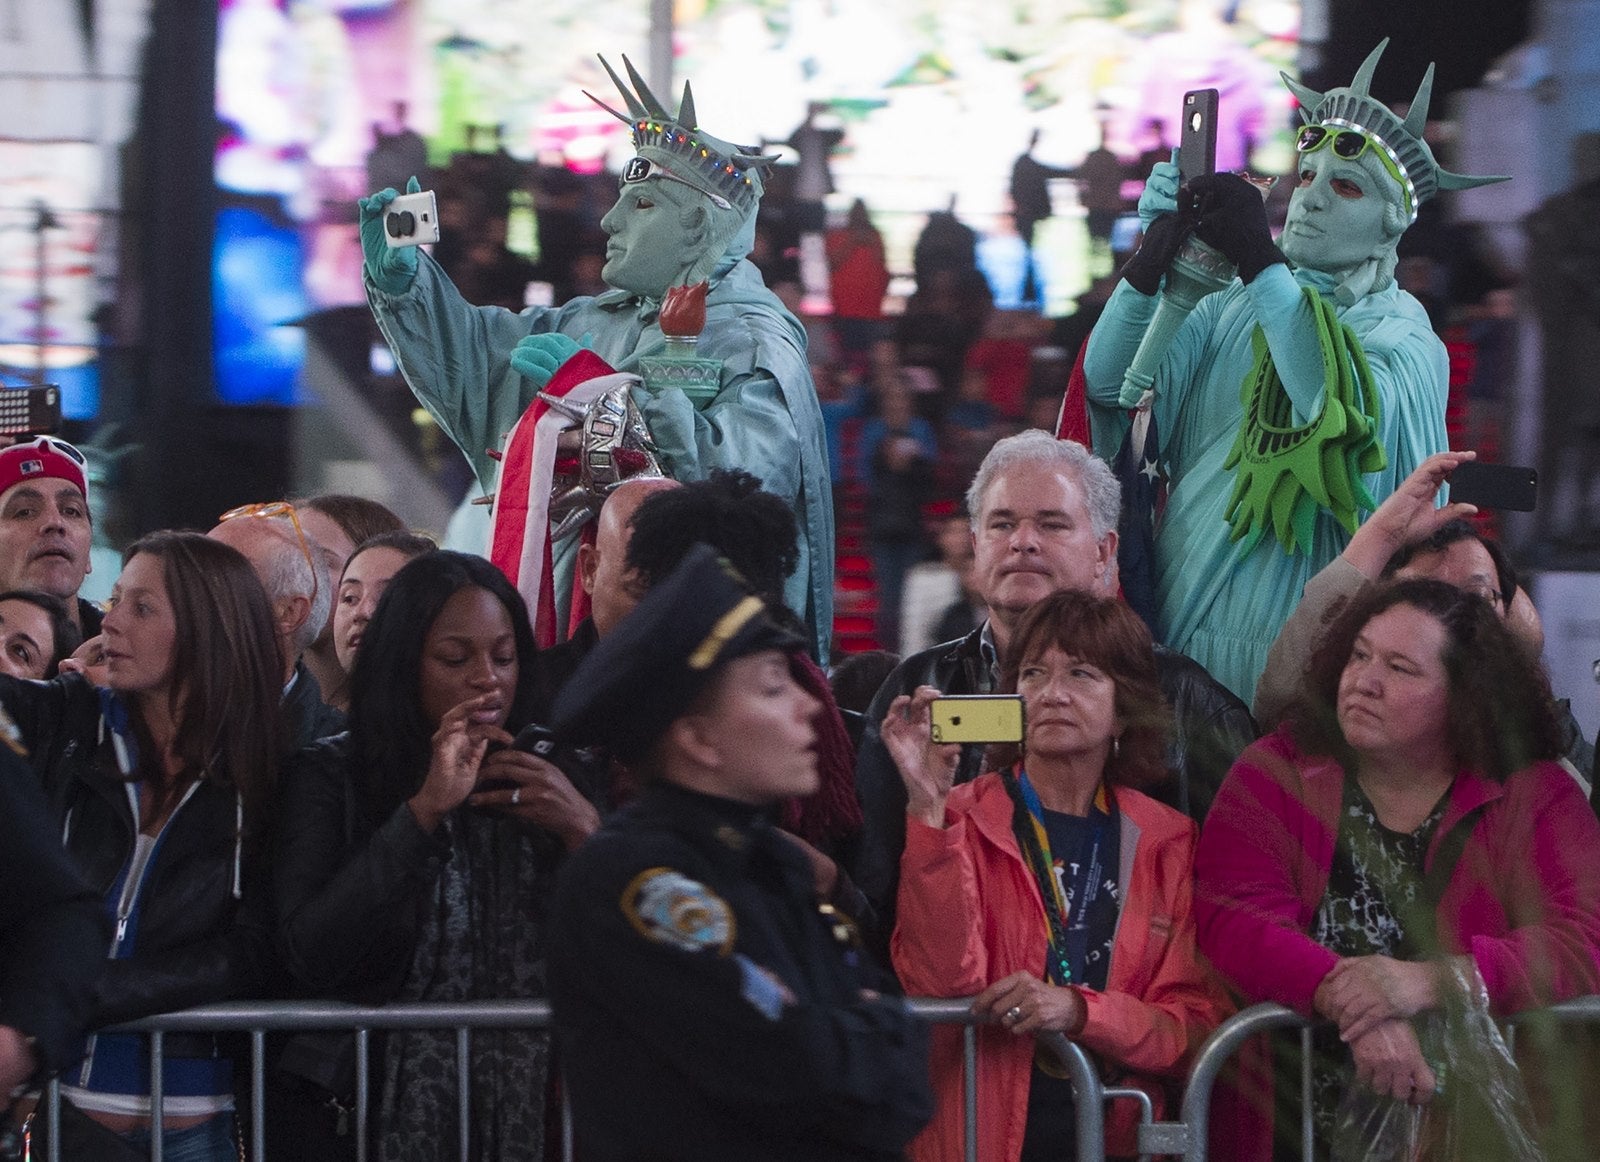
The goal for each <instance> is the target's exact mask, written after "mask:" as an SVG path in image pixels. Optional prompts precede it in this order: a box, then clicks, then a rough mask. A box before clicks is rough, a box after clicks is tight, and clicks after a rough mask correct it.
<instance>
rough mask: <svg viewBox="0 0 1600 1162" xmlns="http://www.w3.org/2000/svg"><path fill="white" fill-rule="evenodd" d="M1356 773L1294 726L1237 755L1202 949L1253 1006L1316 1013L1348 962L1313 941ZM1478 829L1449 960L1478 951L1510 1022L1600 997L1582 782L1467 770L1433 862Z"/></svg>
mask: <svg viewBox="0 0 1600 1162" xmlns="http://www.w3.org/2000/svg"><path fill="white" fill-rule="evenodd" d="M1343 794H1344V770H1343V768H1341V767H1340V766H1339V764H1338V763H1337V762H1336V761H1334V760H1333V759H1331V758H1326V757H1307V756H1305V755H1302V754H1300V753H1299V751H1298V750H1297V749H1296V748H1295V745H1294V743H1293V741H1292V740H1291V739H1290V738H1289V735H1288V734H1287V733H1286V732H1285V731H1282V730H1280V731H1278V732H1277V733H1275V734H1271V735H1268V736H1267V737H1266V738H1264V739H1262V740H1261V741H1260V742H1258V743H1256V744H1255V745H1253V746H1251V747H1250V749H1248V750H1247V751H1245V752H1244V754H1243V755H1241V756H1240V757H1239V761H1238V762H1237V763H1235V764H1234V766H1233V769H1232V770H1231V771H1230V772H1229V773H1228V778H1227V780H1226V781H1225V782H1224V783H1223V785H1222V789H1221V790H1220V791H1219V792H1218V794H1217V798H1216V802H1215V803H1213V804H1212V806H1211V812H1210V814H1209V815H1207V817H1206V825H1205V832H1204V833H1203V834H1202V835H1201V837H1200V847H1199V850H1198V852H1197V853H1196V856H1195V876H1196V880H1197V887H1196V891H1195V904H1194V908H1195V916H1196V918H1197V920H1198V921H1199V926H1200V947H1201V949H1202V950H1203V951H1204V952H1205V954H1206V955H1207V956H1208V957H1210V959H1211V961H1212V963H1213V964H1214V965H1215V966H1216V967H1217V968H1218V969H1219V970H1220V971H1221V972H1222V973H1223V975H1224V976H1226V977H1227V978H1228V979H1229V980H1231V981H1232V982H1233V983H1234V984H1235V986H1236V987H1237V988H1238V989H1239V991H1240V992H1241V993H1242V994H1243V995H1244V997H1245V999H1246V1000H1247V1001H1250V1002H1252V1003H1254V1002H1256V1001H1277V1002H1278V1003H1279V1004H1282V1005H1287V1006H1289V1007H1290V1008H1293V1009H1296V1010H1298V1011H1299V1012H1301V1013H1304V1014H1306V1015H1308V1016H1309V1015H1310V1014H1311V998H1312V996H1313V994H1315V993H1316V991H1317V985H1319V984H1320V983H1321V982H1322V978H1323V977H1324V976H1325V975H1327V973H1328V970H1329V969H1331V968H1332V967H1333V966H1334V964H1335V963H1336V962H1337V960H1338V957H1337V956H1335V955H1334V953H1332V952H1330V951H1329V950H1328V949H1326V948H1323V947H1322V946H1321V945H1320V944H1317V943H1316V942H1315V941H1314V940H1312V939H1311V937H1310V936H1309V935H1307V933H1308V932H1309V931H1310V927H1311V921H1312V918H1313V917H1314V915H1315V913H1316V909H1317V906H1318V905H1319V904H1320V903H1321V901H1322V896H1323V893H1324V891H1325V890H1326V889H1327V886H1328V869H1329V867H1330V865H1331V863H1332V860H1333V844H1334V838H1335V836H1336V834H1337V827H1338V815H1339V807H1340V803H1341V801H1342V796H1343ZM1484 803H1487V804H1489V805H1488V806H1487V807H1486V808H1485V809H1484V811H1483V813H1482V814H1481V815H1480V816H1479V818H1478V821H1477V823H1476V824H1475V825H1474V826H1473V828H1472V832H1471V834H1470V837H1469V838H1468V840H1467V844H1466V847H1465V848H1464V849H1463V850H1462V853H1461V858H1460V860H1459V862H1457V864H1456V867H1455V871H1454V873H1453V874H1452V875H1451V877H1450V882H1449V884H1448V885H1447V886H1446V888H1445V891H1444V895H1443V898H1442V899H1441V900H1440V902H1439V910H1438V924H1439V939H1440V942H1441V944H1442V945H1443V947H1444V951H1445V952H1446V953H1448V954H1452V955H1456V954H1461V953H1470V954H1471V955H1472V957H1473V959H1474V960H1475V961H1476V962H1477V965H1478V971H1479V972H1480V973H1482V975H1483V981H1484V984H1485V985H1486V986H1487V988H1488V992H1489V1001H1490V1004H1491V1005H1492V1007H1493V1009H1494V1011H1495V1012H1496V1013H1497V1014H1503V1013H1513V1012H1516V1011H1518V1010H1520V1009H1528V1008H1534V1007H1537V1006H1540V1005H1545V1004H1549V1003H1551V1002H1554V1001H1559V1000H1566V999H1569V998H1571V997H1577V996H1583V995H1585V994H1589V993H1594V992H1600V823H1597V821H1596V820H1595V816H1594V812H1593V811H1591V810H1590V809H1589V804H1588V803H1587V802H1586V801H1585V800H1584V798H1583V796H1582V794H1581V793H1580V792H1579V790H1578V787H1577V785H1576V784H1575V783H1574V782H1573V780H1572V777H1571V776H1570V775H1568V774H1567V772H1566V771H1564V770H1563V769H1562V768H1561V767H1559V766H1558V765H1556V764H1555V763H1550V762H1544V763H1537V764H1535V765H1534V766H1532V767H1529V768H1528V769H1527V770H1525V771H1520V772H1518V773H1517V774H1515V775H1513V776H1511V777H1510V778H1509V779H1507V780H1506V782H1505V783H1504V784H1500V783H1496V782H1494V781H1493V780H1492V779H1487V778H1484V777H1482V776H1480V775H1476V774H1473V773H1472V772H1471V771H1462V772H1461V773H1460V774H1459V775H1458V776H1457V777H1456V781H1455V784H1454V785H1453V786H1452V787H1451V790H1450V798H1449V801H1448V803H1447V804H1446V806H1445V814H1444V819H1443V820H1442V821H1441V823H1440V825H1439V827H1438V829H1437V831H1436V832H1435V834H1434V837H1433V844H1432V846H1431V847H1430V849H1429V851H1428V855H1427V859H1428V860H1429V861H1430V862H1431V861H1432V859H1433V857H1434V854H1435V852H1436V851H1437V850H1438V846H1439V842H1440V840H1441V839H1442V838H1443V837H1444V835H1445V834H1446V833H1447V832H1449V831H1450V829H1451V828H1452V827H1454V826H1455V824H1456V823H1458V822H1459V821H1460V820H1461V818H1462V816H1463V815H1465V814H1466V813H1467V812H1468V811H1470V810H1472V809H1473V808H1475V807H1478V806H1480V805H1481V804H1484Z"/></svg>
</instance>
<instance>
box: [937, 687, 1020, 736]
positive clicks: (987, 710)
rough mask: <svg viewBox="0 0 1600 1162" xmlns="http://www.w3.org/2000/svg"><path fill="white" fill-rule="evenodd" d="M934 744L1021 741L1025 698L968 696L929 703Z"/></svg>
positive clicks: (941, 699)
mask: <svg viewBox="0 0 1600 1162" xmlns="http://www.w3.org/2000/svg"><path fill="white" fill-rule="evenodd" d="M929 724H930V728H931V731H932V735H933V741H934V742H939V743H945V742H982V743H989V742H1021V741H1022V726H1023V716H1022V699H1021V698H1020V697H1018V696H1017V695H1015V694H969V695H966V696H962V697H950V698H935V699H934V700H933V701H932V702H931V703H930V704H929Z"/></svg>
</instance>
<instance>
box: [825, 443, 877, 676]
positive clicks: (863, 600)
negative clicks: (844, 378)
mask: <svg viewBox="0 0 1600 1162" xmlns="http://www.w3.org/2000/svg"><path fill="white" fill-rule="evenodd" d="M840 427H841V431H840V442H841V443H842V444H843V447H842V448H841V449H840V451H841V453H842V459H843V462H844V480H843V482H842V483H841V484H840V485H839V488H838V489H837V490H836V491H835V493H834V499H835V506H834V512H833V522H834V570H833V642H834V647H833V648H834V653H835V654H857V653H860V652H862V651H863V650H875V649H877V648H878V638H877V631H876V628H875V626H874V624H873V623H874V619H875V618H876V616H877V612H878V590H877V585H876V584H875V583H874V581H873V578H872V554H871V553H869V552H868V551H867V488H866V484H865V483H864V482H863V481H861V480H859V479H857V477H856V463H857V460H856V456H857V443H858V441H859V440H860V438H861V421H860V420H859V419H853V420H846V421H845V422H844V423H843V424H842V425H841V426H840Z"/></svg>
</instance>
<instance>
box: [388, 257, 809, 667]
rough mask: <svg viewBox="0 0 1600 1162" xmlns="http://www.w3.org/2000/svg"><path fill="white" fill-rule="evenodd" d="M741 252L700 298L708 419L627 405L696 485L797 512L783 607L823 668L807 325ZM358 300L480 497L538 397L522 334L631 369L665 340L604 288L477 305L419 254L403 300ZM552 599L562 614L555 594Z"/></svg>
mask: <svg viewBox="0 0 1600 1162" xmlns="http://www.w3.org/2000/svg"><path fill="white" fill-rule="evenodd" d="M741 238H742V234H741ZM740 246H743V249H739V247H740ZM748 249H749V247H748V240H744V241H741V240H739V239H736V240H735V244H734V246H733V247H732V248H730V250H729V252H728V254H727V255H726V256H725V258H724V261H723V263H722V265H721V266H720V267H719V268H718V271H719V273H717V274H715V275H713V276H712V280H711V290H710V294H709V295H708V296H707V299H706V327H705V331H704V332H703V333H702V335H701V337H700V342H699V345H698V351H697V354H698V355H699V356H701V357H705V358H712V359H720V360H722V387H721V390H720V391H719V393H718V394H717V396H716V398H714V399H713V400H712V401H711V402H710V403H709V404H708V405H707V406H706V408H705V409H704V410H703V411H696V410H695V408H694V405H693V404H691V403H690V402H689V399H688V397H687V396H685V395H684V394H683V392H682V391H680V390H678V389H676V388H668V389H667V390H665V391H663V392H661V393H660V394H651V393H650V392H646V391H645V390H644V389H643V388H635V389H634V399H635V401H636V402H637V403H638V405H639V410H640V412H641V413H642V414H643V415H644V418H645V422H646V423H647V424H648V425H649V426H650V432H651V435H652V436H653V437H654V439H655V443H656V446H657V448H658V451H659V455H660V458H661V462H662V467H663V469H665V471H666V472H667V474H668V475H670V476H672V477H673V478H674V479H676V480H683V481H690V480H703V479H705V478H706V477H707V476H708V475H710V473H711V472H712V470H713V469H717V468H739V469H743V470H744V471H746V472H749V473H751V474H752V475H754V476H757V477H759V478H760V479H761V482H762V486H763V487H764V488H765V489H766V490H767V491H769V492H772V493H775V494H776V495H778V496H780V497H782V498H783V499H784V500H785V501H787V502H788V503H789V505H790V506H791V507H792V508H793V509H794V512H795V518H796V520H797V521H798V523H799V526H800V563H799V564H798V565H797V566H796V567H795V571H794V573H793V575H792V576H790V578H789V580H788V584H787V586H786V588H785V591H784V600H785V602H786V604H788V606H789V607H790V608H791V609H793V610H794V612H795V613H796V614H797V615H798V616H799V617H800V618H801V619H802V620H803V621H804V622H805V624H806V626H807V627H808V629H810V630H811V631H812V634H813V636H814V641H815V643H816V645H815V649H816V653H817V657H818V659H819V660H820V661H823V662H824V663H825V662H826V660H827V651H828V641H829V638H830V636H831V634H832V631H833V497H832V493H831V491H830V489H829V485H828V455H827V448H826V444H825V442H824V436H823V427H822V411H821V408H820V406H819V405H818V403H817V393H816V388H815V386H814V385H813V384H812V382H811V368H810V365H809V364H808V363H807V361H806V336H805V330H804V328H802V327H801V325H800V322H799V320H798V319H796V318H795V317H794V316H793V315H791V314H790V313H789V312H788V311H787V310H786V309H785V308H784V306H783V304H782V303H781V302H779V301H778V298H777V296H776V295H774V294H773V293H772V292H771V291H769V290H768V289H767V288H766V285H765V284H764V283H763V282H762V281H761V274H760V272H759V271H757V270H756V268H755V267H754V266H753V265H751V264H750V262H748V261H746V260H744V259H743V258H742V257H741V256H742V255H743V254H744V253H745V251H747V250H748ZM735 251H737V254H736V253H735ZM367 301H368V302H369V303H370V304H371V305H372V313H373V314H374V315H375V316H376V317H377V320H378V326H379V328H380V329H381V330H382V331H383V335H384V338H385V339H387V340H388V342H389V347H390V349H391V350H392V351H393V352H394V355H395V359H396V361H397V362H398V363H399V366H400V370H401V373H402V374H403V375H404V376H405V378H406V382H407V383H408V384H410V385H411V390H412V391H413V392H415V393H416V396H417V398H418V399H419V400H420V401H421V402H422V405H423V406H424V407H426V408H427V409H428V411H429V412H430V413H431V414H432V415H433V417H434V419H435V420H437V421H438V423H439V426H440V427H441V428H443V429H444V431H445V433H446V434H448V435H449V437H450V438H451V439H452V440H454V441H455V442H456V444H457V445H458V446H459V447H460V448H461V450H462V451H463V452H464V453H465V454H466V457H467V460H468V462H469V463H471V465H472V470H473V472H474V473H476V475H477V478H478V483H479V484H480V485H481V486H482V487H483V489H484V491H485V492H490V491H492V490H493V488H494V479H495V462H494V461H493V460H492V459H491V458H490V457H489V455H488V452H487V449H490V448H494V449H498V448H499V447H500V441H501V437H502V436H503V435H504V434H505V433H506V432H509V431H510V430H511V427H512V425H513V424H515V423H516V421H517V419H518V418H519V417H520V416H521V415H522V413H523V412H524V411H525V410H526V409H527V407H528V404H529V403H530V402H531V401H532V400H533V397H534V394H535V388H534V385H533V384H532V383H531V382H530V381H529V380H527V379H525V378H524V377H523V376H522V375H520V374H518V373H517V372H516V371H515V370H514V369H513V368H512V366H511V362H510V359H511V350H512V348H513V347H515V346H516V345H517V342H518V341H519V340H520V339H522V338H523V337H524V336H527V335H533V334H543V333H548V332H555V331H558V332H560V333H561V334H564V335H568V336H571V337H572V338H574V339H579V340H581V339H582V338H583V337H584V336H585V335H588V336H591V339H590V341H589V342H590V346H592V347H593V348H594V351H595V353H596V354H597V355H599V356H600V357H601V358H602V359H604V360H605V361H606V362H607V363H609V364H610V365H611V366H612V367H614V368H615V369H616V370H618V371H631V372H635V373H637V372H638V368H639V360H640V358H641V357H643V356H647V355H654V354H658V353H660V352H661V351H662V349H663V348H664V346H665V339H664V338H663V337H662V334H661V328H660V326H659V325H658V324H657V322H656V312H657V311H658V309H659V307H660V304H659V303H658V302H656V301H654V300H649V299H641V298H638V297H637V296H634V295H630V294H628V293H626V292H624V291H608V292H607V293H605V294H603V295H599V296H597V297H594V298H578V299H573V300H572V301H571V302H568V303H565V304H563V305H562V306H560V307H530V308H528V309H527V310H525V311H522V312H521V313H520V314H519V313H515V312H512V311H508V310H505V309H503V308H501V307H474V306H472V305H471V304H469V303H468V302H466V300H464V299H463V298H462V297H461V295H460V293H459V292H457V290H456V289H455V287H454V286H452V285H451V283H450V280H449V278H447V277H446V276H445V273H444V271H443V270H441V269H440V268H439V267H438V266H437V264H435V263H434V262H433V260H432V259H431V258H428V257H426V256H423V257H422V260H421V263H420V267H419V269H418V271H417V277H416V279H415V280H414V281H413V282H412V284H411V287H410V288H409V289H408V290H407V291H406V293H405V294H402V295H390V294H386V293H385V292H383V291H381V290H379V289H378V288H377V287H376V286H374V285H373V283H372V281H371V279H370V278H369V279H368V280H367ZM575 553H576V538H572V539H570V540H568V541H567V542H565V543H564V544H563V545H562V546H559V547H558V555H557V559H556V580H557V593H558V594H563V595H564V594H565V593H567V592H569V588H568V586H569V583H570V578H571V576H572V558H573V556H574V555H575ZM558 602H559V603H560V610H559V612H560V614H561V616H563V617H564V616H565V598H564V596H563V597H559V598H558Z"/></svg>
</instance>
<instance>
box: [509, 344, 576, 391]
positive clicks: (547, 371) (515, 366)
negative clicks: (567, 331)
mask: <svg viewBox="0 0 1600 1162" xmlns="http://www.w3.org/2000/svg"><path fill="white" fill-rule="evenodd" d="M593 341H594V338H593V336H591V335H587V334H586V335H584V337H583V339H582V340H581V341H574V340H573V338H572V336H570V335H563V334H561V332H559V331H550V332H546V333H544V334H541V335H529V336H527V337H526V338H524V339H522V340H520V341H519V342H518V343H517V345H516V346H515V347H513V348H512V349H511V368H512V370H513V371H515V372H516V373H517V374H518V375H521V376H523V377H524V378H526V379H531V380H532V381H533V386H534V387H536V388H539V389H543V388H544V385H545V384H547V383H549V382H550V377H551V376H553V375H554V374H555V373H556V370H557V369H558V368H559V367H560V366H561V365H562V364H563V363H565V362H566V361H567V360H569V359H571V358H572V357H573V356H574V355H576V354H577V353H578V352H579V351H582V350H584V349H586V348H588V347H589V345H590V344H591V343H592V342H593Z"/></svg>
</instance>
